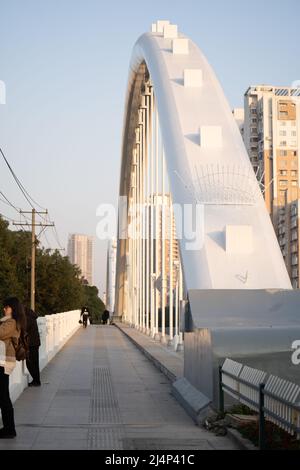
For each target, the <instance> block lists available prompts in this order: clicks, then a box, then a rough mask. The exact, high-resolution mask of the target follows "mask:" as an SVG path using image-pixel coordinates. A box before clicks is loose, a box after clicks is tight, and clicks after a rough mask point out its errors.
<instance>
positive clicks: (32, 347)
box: [25, 307, 41, 387]
mask: <svg viewBox="0 0 300 470" xmlns="http://www.w3.org/2000/svg"><path fill="white" fill-rule="evenodd" d="M25 314H26V323H27V326H26V331H27V334H28V340H29V356H28V359H27V360H26V366H27V369H28V371H29V373H30V375H31V377H32V382H29V384H28V386H29V387H40V385H41V379H40V364H39V347H40V345H41V340H40V334H39V328H38V324H37V318H38V315H37V314H36V313H35V312H34V311H33V310H31V309H30V308H28V307H26V308H25Z"/></svg>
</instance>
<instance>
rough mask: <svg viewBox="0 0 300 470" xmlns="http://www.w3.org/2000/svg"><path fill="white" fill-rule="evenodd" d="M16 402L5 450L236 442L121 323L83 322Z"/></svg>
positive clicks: (186, 446) (213, 446)
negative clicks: (219, 433)
mask: <svg viewBox="0 0 300 470" xmlns="http://www.w3.org/2000/svg"><path fill="white" fill-rule="evenodd" d="M41 378H42V387H40V388H27V389H26V390H25V391H24V392H23V394H22V395H21V397H20V398H19V399H18V400H17V402H16V403H15V419H16V426H17V433H18V436H17V438H16V439H15V440H6V441H2V442H1V441H0V450H3V449H15V450H17V449H106V450H108V449H109V450H122V449H125V450H135V449H137V450H140V449H146V450H161V449H170V450H171V449H175V450H176V449H178V450H181V449H191V450H193V449H200V450H202V449H207V450H211V449H235V445H234V444H233V443H232V442H231V441H230V440H229V439H228V438H226V437H216V436H214V435H213V434H211V433H209V432H207V431H205V430H204V429H201V428H199V427H197V426H195V425H194V423H193V421H192V419H191V418H190V417H189V416H188V415H187V414H186V413H185V411H184V409H183V408H181V406H180V405H179V404H178V403H177V402H176V400H175V399H174V397H173V396H172V395H171V394H170V388H171V387H170V381H169V380H168V379H167V378H166V377H165V376H164V375H163V374H162V373H161V372H160V371H158V370H157V369H156V368H155V367H154V365H153V364H152V363H151V362H150V361H149V360H148V359H147V358H146V357H145V356H144V355H143V354H142V353H141V351H139V349H138V348H137V347H136V346H135V345H134V344H132V342H131V341H130V340H129V339H128V338H127V337H126V336H125V335H124V334H123V333H122V332H121V331H120V330H119V329H117V328H116V327H114V326H90V327H88V328H87V329H86V330H84V329H80V330H79V331H78V332H77V333H76V334H75V335H74V336H73V337H72V338H71V339H70V340H69V341H68V343H67V344H66V345H65V346H64V348H63V349H62V350H61V351H60V352H59V353H58V354H57V356H55V358H54V359H53V360H52V361H51V362H50V363H49V364H48V365H47V367H46V368H45V369H44V370H43V372H42V376H41Z"/></svg>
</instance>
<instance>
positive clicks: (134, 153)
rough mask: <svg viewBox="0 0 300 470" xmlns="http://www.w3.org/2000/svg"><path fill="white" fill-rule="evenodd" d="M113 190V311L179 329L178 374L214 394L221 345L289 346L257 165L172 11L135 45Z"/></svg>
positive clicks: (174, 339)
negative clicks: (116, 207) (116, 201)
mask: <svg viewBox="0 0 300 470" xmlns="http://www.w3.org/2000/svg"><path fill="white" fill-rule="evenodd" d="M119 194H120V196H121V200H122V204H123V207H122V209H123V210H121V211H120V212H121V217H120V218H119V239H118V248H117V267H116V292H115V293H116V305H115V316H116V317H118V318H121V319H122V321H124V322H126V323H128V324H130V325H131V326H133V327H135V328H137V329H139V330H141V331H143V332H144V333H146V334H148V335H151V336H152V337H153V338H154V339H155V340H159V341H162V342H163V343H165V344H169V345H170V346H173V347H174V348H175V349H178V348H181V347H182V344H183V336H184V344H185V377H186V378H187V379H188V380H189V382H190V383H192V384H193V385H194V386H195V387H196V388H197V389H198V390H201V391H202V392H204V393H205V394H206V395H207V396H208V397H209V398H210V399H211V398H213V396H215V394H214V391H213V388H214V387H213V374H214V371H215V370H216V364H217V363H219V362H220V361H221V360H222V359H223V358H224V357H225V356H230V357H239V356H241V355H245V354H246V355H247V356H248V358H249V361H250V362H251V361H252V362H253V363H256V359H257V358H258V357H259V358H260V360H263V359H262V358H264V360H265V361H266V362H268V360H267V356H268V358H270V354H277V353H278V351H284V352H285V353H286V351H287V350H288V348H289V347H290V344H291V343H289V342H290V340H291V339H292V337H291V332H292V331H294V332H295V327H296V326H297V328H298V329H299V321H298V315H297V314H296V307H297V306H299V300H298V295H296V294H297V293H295V292H293V291H292V287H291V283H290V280H289V277H288V273H287V270H286V268H285V265H284V261H283V258H282V255H281V252H280V248H279V245H278V242H277V239H276V236H275V233H274V230H273V227H272V224H271V221H270V217H269V215H268V213H267V210H266V207H265V202H264V199H263V196H262V194H261V191H260V188H259V184H258V182H257V179H256V175H255V174H254V171H253V169H252V167H251V164H250V161H249V157H248V155H247V152H246V149H245V147H244V144H243V141H242V137H241V135H240V132H239V129H238V127H237V125H236V123H235V121H234V118H233V115H232V112H231V109H230V107H229V104H228V102H227V100H226V98H225V96H224V93H223V91H222V88H221V86H220V84H219V82H218V80H217V78H216V76H215V74H214V72H213V70H212V68H211V66H210V65H209V63H208V62H207V60H206V58H205V57H204V55H203V54H202V52H201V51H200V49H199V48H198V47H197V45H195V44H194V43H193V42H192V40H191V39H189V38H187V37H186V36H184V35H183V34H181V33H179V31H178V28H177V26H176V25H172V24H170V22H169V21H157V23H155V24H153V25H152V31H151V32H150V33H146V34H144V35H143V36H141V37H140V38H139V40H138V41H137V43H136V45H135V47H134V50H133V54H132V58H131V63H130V71H129V78H128V88H127V96H126V106H125V114H124V128H123V147H122V164H121V175H120V190H119ZM270 326H273V327H274V326H276V327H278V328H279V329H280V331H281V334H279V335H277V337H276V338H275V336H274V334H273V331H274V329H273V330H272V329H271V328H270ZM237 330H238V332H237ZM254 331H255V332H254ZM299 334H300V332H299ZM299 337H300V336H299ZM288 344H289V346H288ZM200 357H201V360H200ZM284 360H286V356H285V359H282V361H284ZM278 363H280V361H279V362H278ZM282 364H283V363H282ZM268 365H269V362H268V364H265V366H266V367H268ZM282 368H283V369H285V367H284V366H282Z"/></svg>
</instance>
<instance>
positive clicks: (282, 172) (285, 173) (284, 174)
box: [279, 170, 287, 176]
mask: <svg viewBox="0 0 300 470" xmlns="http://www.w3.org/2000/svg"><path fill="white" fill-rule="evenodd" d="M279 173H280V175H281V176H286V175H287V171H286V170H280V171H279Z"/></svg>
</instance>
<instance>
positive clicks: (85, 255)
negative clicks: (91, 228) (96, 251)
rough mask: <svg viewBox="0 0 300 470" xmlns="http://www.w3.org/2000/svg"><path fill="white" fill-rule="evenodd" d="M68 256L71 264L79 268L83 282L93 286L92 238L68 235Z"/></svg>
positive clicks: (75, 234) (74, 234)
mask: <svg viewBox="0 0 300 470" xmlns="http://www.w3.org/2000/svg"><path fill="white" fill-rule="evenodd" d="M68 256H69V259H70V261H71V263H73V264H76V265H77V266H78V267H79V268H80V270H81V275H82V277H83V278H84V280H86V281H87V282H88V283H89V284H90V285H93V237H90V236H87V235H80V234H77V233H73V234H71V235H69V241H68Z"/></svg>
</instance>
